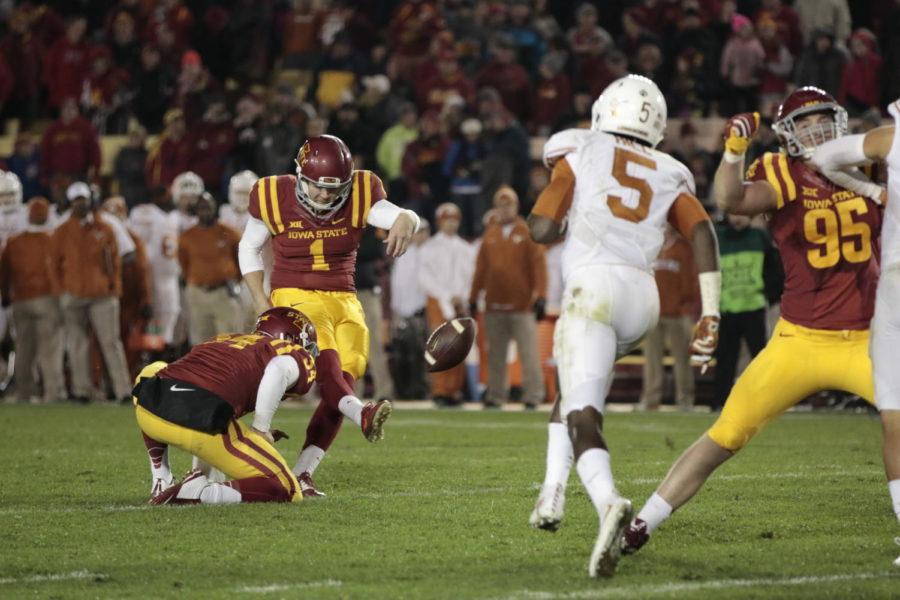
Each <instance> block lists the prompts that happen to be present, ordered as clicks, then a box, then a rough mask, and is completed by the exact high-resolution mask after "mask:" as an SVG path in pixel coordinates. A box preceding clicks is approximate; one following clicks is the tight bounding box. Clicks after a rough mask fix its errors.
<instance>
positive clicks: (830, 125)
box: [622, 87, 881, 554]
mask: <svg viewBox="0 0 900 600" xmlns="http://www.w3.org/2000/svg"><path fill="white" fill-rule="evenodd" d="M758 125H759V114H758V113H742V114H739V115H737V116H735V117H732V118H731V119H730V120H729V121H728V122H727V123H726V125H725V132H724V135H725V153H724V155H723V156H722V161H721V162H720V163H719V167H718V170H717V171H716V176H715V179H714V182H713V185H714V191H715V197H716V200H717V202H718V203H719V205H720V207H721V208H722V209H723V210H724V211H725V212H728V213H734V214H740V215H747V216H755V215H759V214H769V215H770V218H769V229H770V231H771V232H772V237H773V239H774V240H775V243H776V244H777V245H778V249H779V250H780V252H781V259H782V262H783V263H784V271H785V274H786V277H785V287H784V295H783V296H782V298H781V312H782V317H781V319H780V320H779V321H778V323H777V324H776V326H775V330H774V331H773V333H772V337H771V339H770V340H769V343H768V344H767V345H766V347H765V348H764V349H763V350H762V352H760V353H759V354H758V355H757V356H756V357H755V358H754V359H753V361H752V362H751V363H750V365H749V366H748V367H747V369H746V370H745V371H744V372H743V374H742V375H741V376H740V377H739V378H738V380H737V382H736V383H735V386H734V388H733V389H732V391H731V394H730V395H729V396H728V399H727V400H726V401H725V406H724V408H723V409H722V414H721V415H720V416H719V418H718V419H717V420H716V422H715V423H714V424H713V426H712V427H711V428H710V429H709V430H708V431H707V432H706V433H704V434H703V435H702V436H700V439H698V440H697V441H696V442H694V444H693V445H692V446H691V447H690V448H688V449H687V450H686V451H685V452H684V453H683V454H682V455H681V457H680V458H679V459H678V460H677V461H676V462H675V464H674V465H673V466H672V468H671V470H670V471H669V473H668V475H666V478H665V480H664V481H663V482H662V483H661V484H660V486H659V487H658V488H657V489H656V492H655V493H654V494H653V495H652V496H651V497H650V499H649V500H648V501H647V503H646V504H645V505H644V507H643V508H642V509H641V511H640V513H638V516H637V518H636V519H634V521H633V522H632V523H631V524H630V526H629V527H628V529H626V531H625V533H624V536H623V539H622V545H623V551H624V552H625V553H626V554H630V553H632V552H636V551H637V550H638V549H639V548H640V547H641V546H643V545H644V544H645V543H646V542H647V540H648V539H649V536H650V535H651V534H653V532H654V531H655V530H656V528H657V527H659V525H660V524H661V523H662V522H663V521H664V520H665V519H667V518H668V517H669V516H670V515H671V513H672V511H674V510H676V509H677V508H679V507H680V506H682V505H683V504H685V503H686V502H687V501H688V500H690V499H691V498H692V497H693V496H694V494H696V493H697V491H699V489H700V488H701V487H702V486H703V484H704V483H705V482H706V480H707V479H708V478H709V477H710V475H712V473H713V471H715V470H716V469H717V468H718V467H719V466H720V465H721V464H722V463H724V462H725V461H727V460H728V459H730V458H731V457H732V456H734V455H735V454H736V453H737V452H738V451H739V450H740V449H741V448H743V447H744V446H745V445H747V443H748V442H749V441H750V440H751V439H752V438H753V436H755V435H756V434H757V433H759V431H760V430H761V429H762V428H763V427H765V425H766V424H767V423H769V422H770V421H772V420H773V419H775V418H776V417H778V416H779V415H781V414H782V413H783V412H785V411H786V410H788V409H789V408H791V407H792V406H794V405H795V404H797V403H798V402H800V401H801V400H803V399H804V398H806V397H807V396H809V395H810V394H813V393H815V392H817V391H820V390H827V389H838V390H844V391H847V392H850V393H853V394H856V395H858V396H861V397H862V398H863V399H865V400H866V401H868V402H870V403H871V402H872V401H873V397H874V391H873V386H872V363H871V362H870V360H869V321H870V320H871V318H872V313H873V310H874V303H875V285H876V282H877V279H878V257H877V255H876V253H875V250H876V246H877V239H878V232H879V230H880V228H881V213H880V209H879V207H878V206H877V205H876V204H875V203H874V202H872V201H871V200H868V199H866V198H863V197H861V196H859V195H857V194H855V193H854V192H851V191H848V190H846V189H844V188H842V187H840V186H836V185H834V184H833V183H831V182H830V181H828V180H827V179H825V178H824V177H822V176H820V175H819V173H817V172H816V171H815V170H814V169H813V167H812V166H811V165H809V164H808V161H809V158H810V157H811V156H812V153H813V151H814V150H815V147H816V146H818V145H819V144H822V143H824V142H826V141H828V140H831V139H835V138H838V137H840V136H842V135H843V134H844V133H845V132H846V130H847V112H846V111H845V110H844V108H843V107H841V106H840V105H839V104H838V103H837V102H836V101H835V99H834V98H832V97H831V95H829V94H828V93H826V92H824V91H822V90H820V89H818V88H815V87H804V88H800V89H798V90H796V91H795V92H793V93H791V94H790V95H789V96H788V97H787V98H785V100H784V102H783V103H782V104H781V106H779V107H778V112H777V114H776V119H775V122H774V124H773V129H774V130H775V133H776V135H777V136H778V138H779V141H780V143H781V147H782V151H780V152H767V153H765V154H763V156H761V157H760V158H758V159H757V160H756V161H754V162H753V164H751V165H750V167H749V168H748V169H747V174H746V180H747V181H746V182H745V178H744V174H743V173H744V153H745V152H746V151H747V147H748V146H749V144H750V140H751V139H752V137H753V135H754V133H755V132H756V129H757V127H758Z"/></svg>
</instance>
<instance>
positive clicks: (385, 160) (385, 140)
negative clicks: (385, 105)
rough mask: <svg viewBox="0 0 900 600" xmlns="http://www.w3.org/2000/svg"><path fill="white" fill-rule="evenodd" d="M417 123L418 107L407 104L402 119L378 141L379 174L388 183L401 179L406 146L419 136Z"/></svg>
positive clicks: (401, 115)
mask: <svg viewBox="0 0 900 600" xmlns="http://www.w3.org/2000/svg"><path fill="white" fill-rule="evenodd" d="M416 121H417V114H416V107H415V106H414V105H413V104H412V103H411V102H410V103H407V104H406V105H404V106H403V108H402V109H401V110H400V117H399V118H398V119H397V122H396V123H395V124H394V126H393V127H391V128H389V129H388V130H387V131H385V132H384V135H382V136H381V139H380V140H379V141H378V147H377V148H376V150H375V159H376V161H377V162H378V169H379V174H380V175H381V177H382V178H383V179H385V180H387V181H388V182H393V181H394V180H395V179H397V178H398V177H400V169H401V166H402V161H403V153H404V152H405V151H406V145H407V144H409V143H410V142H411V141H413V140H414V139H416V137H418V135H419V130H418V129H417V128H416ZM391 185H392V184H391Z"/></svg>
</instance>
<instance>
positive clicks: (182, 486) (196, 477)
mask: <svg viewBox="0 0 900 600" xmlns="http://www.w3.org/2000/svg"><path fill="white" fill-rule="evenodd" d="M208 483H209V482H208V481H207V480H206V475H204V474H203V473H202V472H201V471H200V470H199V469H192V470H190V471H188V472H187V474H186V475H185V476H184V477H182V478H181V481H179V482H178V483H176V484H175V485H171V486H169V487H167V488H166V489H165V490H163V491H162V492H160V493H159V494H157V495H156V496H154V497H152V498H150V504H152V505H154V506H162V505H163V504H200V492H202V491H203V488H205V487H206V486H207V484H208Z"/></svg>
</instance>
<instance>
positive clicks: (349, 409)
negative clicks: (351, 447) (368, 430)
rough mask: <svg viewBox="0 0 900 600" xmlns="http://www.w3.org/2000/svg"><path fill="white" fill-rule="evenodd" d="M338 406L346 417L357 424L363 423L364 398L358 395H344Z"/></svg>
mask: <svg viewBox="0 0 900 600" xmlns="http://www.w3.org/2000/svg"><path fill="white" fill-rule="evenodd" d="M338 408H339V409H340V411H341V414H343V415H344V416H345V417H347V418H348V419H350V420H351V421H353V422H354V423H356V424H357V425H360V424H362V409H363V403H362V400H360V399H359V398H357V397H356V396H344V397H343V398H341V400H340V402H338Z"/></svg>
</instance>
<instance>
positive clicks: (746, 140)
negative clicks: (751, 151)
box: [724, 112, 759, 155]
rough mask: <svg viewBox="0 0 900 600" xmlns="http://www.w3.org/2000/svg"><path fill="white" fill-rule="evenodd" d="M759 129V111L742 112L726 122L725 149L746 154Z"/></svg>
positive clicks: (733, 152)
mask: <svg viewBox="0 0 900 600" xmlns="http://www.w3.org/2000/svg"><path fill="white" fill-rule="evenodd" d="M757 129H759V113H758V112H753V113H741V114H739V115H735V116H733V117H731V118H730V119H728V121H726V122H725V132H724V136H725V150H727V151H728V152H731V153H732V154H739V155H740V154H744V153H746V152H747V147H748V146H749V145H750V140H752V139H753V136H754V135H755V134H756V130H757Z"/></svg>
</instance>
